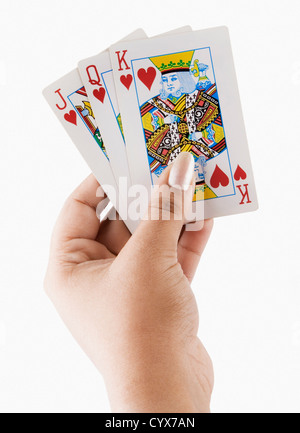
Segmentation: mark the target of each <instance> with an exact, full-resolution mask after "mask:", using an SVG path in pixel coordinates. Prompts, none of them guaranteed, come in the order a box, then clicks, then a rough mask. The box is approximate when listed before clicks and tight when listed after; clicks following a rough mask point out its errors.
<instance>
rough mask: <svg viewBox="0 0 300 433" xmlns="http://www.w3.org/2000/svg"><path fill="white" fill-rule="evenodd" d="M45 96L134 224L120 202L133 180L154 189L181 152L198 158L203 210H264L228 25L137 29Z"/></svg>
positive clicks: (198, 200)
mask: <svg viewBox="0 0 300 433" xmlns="http://www.w3.org/2000/svg"><path fill="white" fill-rule="evenodd" d="M44 96H45V98H46V99H47V101H48V103H49V104H50V106H51V108H52V109H53V111H54V112H55V114H56V116H57V117H58V119H59V120H60V122H61V123H62V124H63V126H64V128H65V129H66V131H67V133H68V134H69V136H70V137H71V139H72V140H73V142H74V143H75V145H76V146H77V148H78V149H79V151H80V152H81V154H82V156H83V157H84V158H85V160H86V162H87V163H88V165H89V167H90V168H91V170H92V172H93V173H94V175H95V177H96V178H97V180H98V182H99V183H100V184H101V185H102V187H103V188H104V190H105V192H106V194H107V195H108V197H109V199H110V201H111V202H112V204H113V205H114V206H115V208H116V209H117V210H118V212H119V213H120V215H121V217H122V218H123V219H124V220H125V222H126V224H127V226H128V227H129V229H130V230H131V231H134V228H135V227H136V224H135V223H134V222H132V221H130V219H128V218H127V216H126V217H125V218H124V213H125V212H124V203H122V200H123V199H125V197H126V196H127V195H128V191H129V189H130V188H131V187H133V186H135V185H142V186H143V187H144V188H145V190H146V192H147V191H148V192H151V189H152V186H153V185H155V184H156V183H157V181H158V178H159V176H160V174H161V173H162V172H163V170H164V169H165V168H166V167H167V166H168V165H169V164H170V163H172V161H174V159H175V158H176V157H177V156H178V155H179V154H180V152H189V153H191V154H192V155H193V157H194V160H195V176H196V190H195V195H194V203H193V207H194V209H195V210H196V214H197V208H198V207H199V209H200V205H201V206H202V207H203V204H204V205H205V206H204V216H205V218H213V217H218V216H224V215H230V214H237V213H242V212H248V211H253V210H256V209H257V207H258V206H257V198H256V191H255V185H254V178H253V173H252V167H251V162H250V157H249V151H248V145H247V138H246V133H245V127H244V122H243V116H242V110H241V104H240V99H239V93H238V86H237V80H236V74H235V69H234V63H233V57H232V51H231V46H230V39H229V33H228V30H227V28H226V27H217V28H212V29H206V30H201V31H196V32H193V31H192V30H191V28H190V27H184V28H181V29H177V30H174V31H173V32H170V33H168V34H165V35H160V36H157V37H154V38H149V39H148V38H147V36H146V34H145V32H144V31H143V30H137V31H135V32H134V33H132V34H130V35H129V36H128V37H126V38H125V39H124V40H122V41H121V42H118V43H117V44H115V45H113V46H111V47H110V48H109V49H108V50H107V51H104V52H102V53H100V54H98V55H96V56H95V57H91V58H88V59H86V60H83V61H81V62H79V65H78V69H75V70H74V71H72V72H71V73H69V74H68V75H66V76H64V77H63V78H61V79H60V80H58V81H56V82H55V83H53V84H52V85H50V86H49V87H47V88H46V89H45V90H44ZM125 181H126V182H125ZM124 182H125V184H126V186H125V187H124ZM121 189H122V192H121ZM116 192H117V193H116ZM117 195H118V197H119V199H117ZM148 197H149V195H148V194H145V200H147V201H148ZM199 215H200V212H199ZM201 215H202V212H201ZM202 218H203V217H202Z"/></svg>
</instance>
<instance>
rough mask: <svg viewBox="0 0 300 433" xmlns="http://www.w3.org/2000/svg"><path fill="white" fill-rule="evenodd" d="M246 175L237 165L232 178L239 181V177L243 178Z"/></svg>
mask: <svg viewBox="0 0 300 433" xmlns="http://www.w3.org/2000/svg"><path fill="white" fill-rule="evenodd" d="M246 177H247V174H246V172H245V171H244V170H243V169H242V168H241V167H240V166H239V165H238V166H237V169H236V171H235V173H234V178H235V180H236V181H239V180H240V179H242V180H245V179H246Z"/></svg>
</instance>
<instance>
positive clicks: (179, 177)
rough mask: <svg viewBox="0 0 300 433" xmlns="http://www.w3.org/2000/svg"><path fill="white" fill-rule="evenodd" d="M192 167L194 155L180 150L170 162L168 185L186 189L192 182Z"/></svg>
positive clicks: (193, 165)
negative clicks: (172, 162)
mask: <svg viewBox="0 0 300 433" xmlns="http://www.w3.org/2000/svg"><path fill="white" fill-rule="evenodd" d="M194 168H195V161H194V157H193V156H192V155H191V154H190V153H188V152H182V153H181V154H180V155H179V156H178V157H177V158H176V160H175V162H174V164H172V168H171V171H170V175H169V185H170V186H172V187H173V188H177V189H181V190H182V191H187V190H188V189H189V187H190V185H191V183H192V179H193V175H194Z"/></svg>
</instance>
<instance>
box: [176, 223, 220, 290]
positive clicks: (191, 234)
mask: <svg viewBox="0 0 300 433" xmlns="http://www.w3.org/2000/svg"><path fill="white" fill-rule="evenodd" d="M212 228H213V220H212V219H210V220H206V221H204V224H203V227H202V229H201V230H199V231H184V232H183V234H182V236H181V238H180V240H179V243H178V262H179V263H180V265H181V267H182V270H183V272H184V274H185V276H186V277H187V278H188V279H189V281H190V282H191V281H192V280H193V278H194V275H195V273H196V270H197V267H198V264H199V261H200V258H201V256H202V253H203V251H204V249H205V246H206V244H207V242H208V239H209V237H210V234H211V231H212Z"/></svg>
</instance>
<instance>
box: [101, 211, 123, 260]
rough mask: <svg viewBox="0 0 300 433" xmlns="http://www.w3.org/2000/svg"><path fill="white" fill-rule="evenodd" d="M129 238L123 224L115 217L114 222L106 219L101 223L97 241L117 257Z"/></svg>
mask: <svg viewBox="0 0 300 433" xmlns="http://www.w3.org/2000/svg"><path fill="white" fill-rule="evenodd" d="M130 237H131V233H130V231H129V230H128V228H127V227H126V225H125V223H124V222H123V221H122V220H121V219H120V217H119V215H118V214H117V215H116V218H115V219H114V220H111V219H110V218H109V216H108V218H107V219H106V220H105V221H103V222H101V225H100V230H99V233H98V237H97V240H98V242H100V243H101V244H103V245H105V246H106V248H107V249H108V250H109V251H110V252H112V253H113V254H115V255H118V254H119V252H120V251H121V250H122V248H123V247H124V245H125V244H126V243H127V242H128V240H129V239H130Z"/></svg>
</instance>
